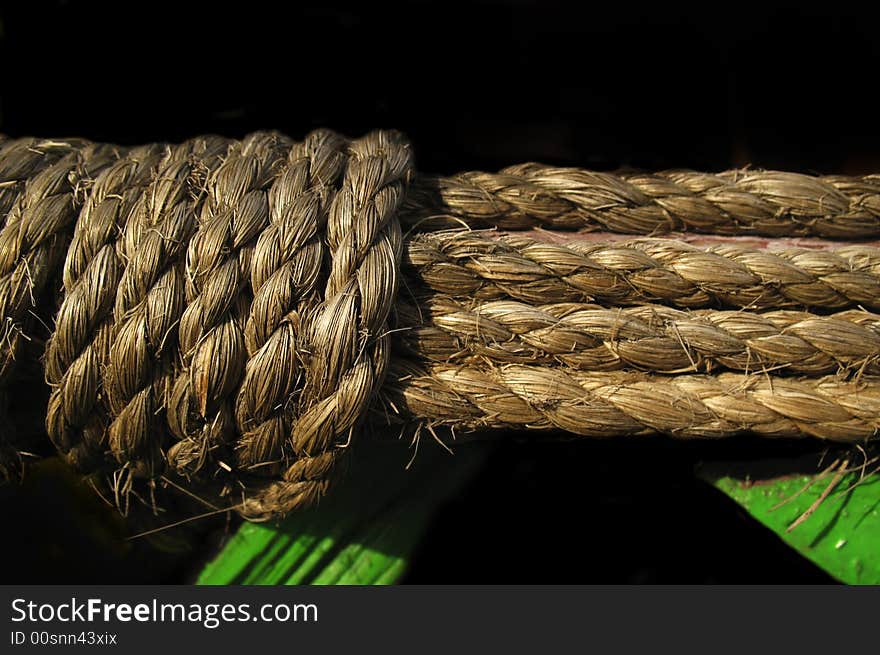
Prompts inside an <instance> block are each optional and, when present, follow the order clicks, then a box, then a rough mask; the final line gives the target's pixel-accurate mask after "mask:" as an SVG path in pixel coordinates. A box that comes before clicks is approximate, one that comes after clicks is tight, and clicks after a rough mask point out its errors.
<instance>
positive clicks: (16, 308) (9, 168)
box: [0, 139, 119, 479]
mask: <svg viewBox="0 0 880 655" xmlns="http://www.w3.org/2000/svg"><path fill="white" fill-rule="evenodd" d="M118 155H119V150H118V149H116V148H114V147H111V146H106V145H92V144H88V143H87V142H85V141H82V140H68V141H63V140H62V141H49V140H43V141H38V140H34V139H23V140H20V141H6V142H4V143H3V145H2V147H0V161H2V163H0V208H4V209H5V210H6V211H5V220H4V221H3V226H2V229H0V316H2V318H3V323H2V327H0V331H2V334H0V413H3V414H5V411H6V409H5V408H6V406H7V403H8V400H7V398H6V395H7V391H6V388H7V387H8V386H9V385H10V384H11V380H12V378H13V376H14V371H15V368H16V362H17V360H18V359H21V358H22V356H23V354H24V346H25V343H26V342H27V341H29V340H32V339H33V338H34V336H32V335H33V326H34V324H35V323H36V324H39V323H44V324H45V322H46V319H48V318H49V317H48V316H47V315H46V302H45V299H44V297H43V294H44V292H45V291H46V290H47V288H51V280H52V278H53V276H54V275H55V273H56V270H57V268H58V263H59V260H60V259H61V258H62V257H63V255H64V251H65V248H66V246H67V242H68V240H69V231H70V227H71V225H72V224H73V223H74V221H75V219H76V216H77V208H78V206H79V205H80V204H81V203H82V202H83V200H84V199H85V197H86V194H87V192H88V187H89V185H90V184H91V180H92V177H93V176H94V175H95V174H96V173H97V172H99V171H100V170H101V169H102V168H103V167H104V166H106V165H108V164H109V163H110V162H111V161H112V160H114V159H115V158H117V157H118ZM0 418H6V417H5V416H2V417H0ZM3 424H4V425H3V428H2V434H0V478H2V479H6V478H9V477H13V476H14V475H15V474H16V471H17V469H18V466H19V464H18V456H17V448H16V447H15V446H14V443H15V442H16V440H17V435H15V434H12V433H11V424H10V421H9V420H8V419H7V420H4V421H3Z"/></svg>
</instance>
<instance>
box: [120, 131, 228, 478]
mask: <svg viewBox="0 0 880 655" xmlns="http://www.w3.org/2000/svg"><path fill="white" fill-rule="evenodd" d="M227 147H228V142H227V141H225V140H223V139H219V138H212V137H207V138H198V139H193V140H191V141H189V142H187V143H185V144H183V145H181V146H177V147H175V148H174V149H173V151H172V152H171V154H170V156H169V157H167V158H166V161H165V162H164V164H163V166H162V167H161V168H160V170H159V171H158V173H157V175H156V177H155V179H154V180H153V182H152V184H150V186H149V187H148V188H147V189H146V190H145V191H144V192H143V194H142V195H141V202H140V203H138V205H137V207H136V208H135V210H134V215H133V216H132V217H131V218H130V219H129V220H128V222H127V223H126V225H125V229H124V230H123V231H122V234H121V235H120V238H119V240H118V241H117V249H118V253H119V255H118V256H119V257H120V258H121V259H122V260H123V261H124V262H125V272H124V273H123V275H122V279H121V281H120V283H119V288H118V290H117V293H116V299H115V304H114V308H113V320H114V325H113V328H112V337H111V345H110V350H109V356H108V361H107V366H106V368H105V369H104V375H103V388H104V390H105V393H106V394H107V398H108V401H109V406H110V412H111V417H112V418H111V423H110V426H109V428H108V430H107V439H108V445H109V450H110V451H111V453H112V454H113V456H114V457H115V459H116V461H117V462H118V463H119V464H122V465H123V466H124V467H126V469H127V470H128V473H130V474H133V475H137V476H144V477H154V476H155V475H158V474H159V473H161V472H162V470H163V469H164V466H165V459H164V453H163V451H162V445H163V435H165V434H166V433H167V430H166V429H165V428H164V426H163V421H162V420H161V419H162V416H161V415H160V412H161V410H162V409H163V408H164V407H166V406H167V402H166V401H167V396H168V386H169V385H170V383H171V381H172V379H173V376H174V374H175V373H176V358H175V350H176V348H177V339H176V336H177V335H176V333H177V327H178V324H179V321H180V316H181V314H182V313H183V309H184V306H185V270H184V265H185V256H184V253H185V251H186V245H187V244H188V242H189V239H190V238H191V236H192V233H193V232H194V231H195V229H196V214H197V212H198V210H199V208H200V206H201V203H202V202H203V200H204V196H205V192H204V185H205V180H206V178H207V177H208V175H209V174H210V172H211V171H212V170H213V169H214V168H216V167H217V165H218V164H219V163H220V161H221V157H222V155H224V154H225V152H226V150H227ZM128 479H130V476H129V478H128ZM123 486H125V485H123Z"/></svg>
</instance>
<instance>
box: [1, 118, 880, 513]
mask: <svg viewBox="0 0 880 655" xmlns="http://www.w3.org/2000/svg"><path fill="white" fill-rule="evenodd" d="M0 208H2V209H3V211H4V215H5V216H6V219H5V221H4V224H3V229H2V231H0V311H2V312H3V314H2V316H3V319H4V325H5V326H6V329H5V332H4V334H5V335H6V338H5V339H4V342H3V351H2V353H0V354H2V355H3V367H2V369H0V371H2V373H3V375H2V376H0V390H2V388H6V389H9V387H10V382H11V373H8V372H7V371H11V364H12V362H13V360H14V359H15V357H16V356H17V355H19V354H20V352H21V343H22V342H24V341H25V338H26V337H30V336H31V333H32V326H33V324H34V323H35V322H37V321H43V322H46V323H51V321H52V320H53V318H54V329H53V331H52V335H51V338H50V339H49V341H48V343H47V345H46V351H45V368H46V377H47V381H48V382H49V385H50V388H51V396H50V400H49V406H48V409H47V430H48V432H49V435H50V437H51V438H52V440H53V442H54V443H55V445H56V446H57V448H58V449H59V451H60V452H61V453H62V454H64V455H65V456H66V457H67V459H68V460H69V461H70V462H71V463H73V464H74V465H75V466H77V467H78V468H80V469H82V470H85V471H98V472H106V473H110V474H112V475H113V476H114V478H115V483H114V484H115V487H116V490H117V493H118V494H119V496H120V499H123V500H121V502H124V498H125V497H126V496H127V492H128V491H129V490H130V489H131V488H132V487H133V485H135V484H136V482H137V480H138V479H141V478H144V479H147V480H155V479H156V478H158V477H159V476H162V475H170V474H171V473H175V474H178V475H181V476H184V477H186V478H189V479H191V480H193V482H194V483H198V484H208V485H212V488H214V489H215V490H216V491H219V493H221V494H223V495H227V496H230V497H231V498H232V499H233V501H235V499H236V498H237V497H238V496H240V501H239V502H235V503H234V505H232V506H233V507H235V508H236V509H238V510H239V511H240V512H241V513H243V514H244V515H245V516H247V517H249V518H266V517H271V516H277V515H279V514H284V513H286V512H288V511H291V510H293V509H296V508H297V507H299V506H302V505H305V504H309V503H312V502H314V501H315V500H316V499H317V498H319V497H320V496H321V495H322V494H323V493H324V492H325V491H326V489H327V486H328V484H329V482H330V481H331V479H332V478H333V477H334V476H335V475H336V474H337V473H338V470H339V469H340V467H341V466H343V463H344V458H345V455H346V454H347V453H348V452H349V450H350V449H348V448H347V446H348V445H349V444H351V443H352V442H353V441H354V437H355V436H356V432H357V430H358V428H359V426H360V425H361V424H362V423H363V422H364V420H365V419H366V418H367V415H368V414H369V413H370V410H371V408H372V409H374V410H376V411H374V412H373V414H374V416H375V417H378V418H379V419H380V420H387V418H388V417H395V416H396V419H395V420H403V421H406V422H416V423H426V424H428V425H432V424H444V425H452V426H457V427H464V428H469V429H470V428H474V429H476V428H481V427H502V426H518V427H529V428H537V429H545V428H549V427H555V428H558V429H564V430H567V431H570V432H573V433H576V434H585V435H595V436H606V435H614V434H641V433H645V432H648V431H659V432H665V433H668V434H672V435H675V436H682V437H692V436H703V437H715V436H724V435H729V434H736V433H739V432H742V431H743V430H750V431H753V432H756V433H758V434H764V435H768V436H804V435H812V436H816V437H820V438H824V439H832V440H841V441H851V440H856V439H864V438H868V437H871V436H873V435H874V434H875V430H876V428H877V427H878V426H877V425H876V422H877V416H878V411H877V410H878V407H880V405H878V403H880V401H878V396H880V382H878V381H877V379H876V378H873V377H871V376H872V374H875V373H877V372H878V371H877V368H878V365H877V355H878V352H880V317H877V316H875V315H874V314H870V313H869V312H867V311H864V310H862V311H854V310H850V311H847V312H839V313H837V314H833V315H830V316H825V315H814V314H809V313H806V312H804V311H780V310H781V308H793V309H799V310H800V309H802V308H813V309H815V310H820V311H823V312H828V311H830V310H839V309H845V308H853V307H863V308H864V307H868V308H877V307H878V301H877V298H878V296H880V294H878V291H880V249H877V248H875V247H873V246H871V245H851V246H845V247H841V248H838V249H836V250H810V249H803V248H801V249H787V250H768V249H760V248H750V247H746V246H744V245H742V244H733V243H726V244H716V245H710V246H705V247H697V246H694V245H690V244H687V243H684V242H683V241H679V240H674V239H636V240H630V241H625V242H613V243H597V242H596V241H587V240H583V241H579V240H569V241H566V242H565V243H562V244H560V243H552V242H551V241H552V240H549V239H546V240H541V239H540V238H536V237H538V236H540V234H539V233H533V235H532V236H523V235H509V234H498V233H493V232H470V231H461V230H458V231H456V232H427V233H422V234H414V235H413V236H409V237H408V238H407V239H404V238H403V234H402V229H401V223H400V221H404V222H405V223H406V224H408V225H409V226H410V228H411V229H416V230H425V229H428V228H431V227H435V228H436V227H437V226H447V227H448V226H457V227H461V225H462V224H465V225H469V226H472V227H479V226H487V225H488V226H493V227H498V228H506V229H511V228H524V227H529V226H534V225H536V224H538V225H544V226H550V227H554V228H560V229H571V228H578V229H580V230H582V231H590V230H612V231H622V232H627V233H639V234H656V233H659V232H668V231H670V230H682V229H687V230H693V231H711V232H716V233H719V234H763V235H774V234H775V235H781V234H785V235H787V236H790V235H811V236H821V237H841V238H847V239H854V238H868V237H875V236H878V235H880V178H878V177H877V176H865V177H861V178H843V177H823V178H818V177H811V176H804V175H797V174H792V173H778V172H768V171H732V172H728V173H722V174H718V175H708V174H703V173H694V172H688V171H683V172H665V173H658V174H654V175H646V174H635V173H623V174H606V173H592V172H588V171H582V170H579V169H556V168H550V167H546V166H540V165H537V164H527V165H522V166H517V167H513V168H510V169H506V170H505V171H502V172H501V173H499V174H486V173H466V174H461V175H458V176H454V177H451V178H430V177H416V176H415V173H414V169H413V164H412V154H411V149H410V147H409V145H408V144H407V142H406V141H405V140H404V139H403V137H402V136H401V135H399V134H397V133H394V132H374V133H372V134H370V135H367V136H365V137H363V138H361V139H358V140H355V141H349V140H347V139H345V138H343V137H340V136H338V135H335V134H333V133H332V132H329V131H326V130H319V131H316V132H314V133H312V134H311V135H309V136H308V137H307V138H306V139H305V140H304V141H303V142H301V143H293V142H291V141H290V140H288V139H287V138H286V137H284V136H283V135H279V134H276V133H257V134H253V135H250V136H248V137H246V138H245V139H243V140H242V141H229V140H225V139H221V138H218V137H201V138H196V139H193V140H191V141H189V142H187V143H185V144H182V145H180V146H165V145H150V146H144V147H140V148H131V149H122V148H113V147H110V146H99V145H92V144H88V143H86V142H83V141H76V140H72V141H38V140H33V139H30V140H7V141H3V142H2V143H0ZM65 253H66V258H65ZM401 259H402V269H401ZM62 264H63V265H62ZM401 271H402V273H401ZM400 279H403V280H404V291H403V292H402V294H401V297H400V298H399V299H398V298H397V287H398V282H399V281H400ZM55 288H61V289H62V298H61V301H60V304H59V306H58V310H57V312H55V311H53V310H52V309H51V303H52V295H53V294H52V291H53V290H54V289H55ZM597 303H598V304H597ZM644 303H655V304H654V305H652V306H641V307H639V306H635V307H634V306H633V305H643V304H644ZM659 303H666V304H669V305H675V306H678V307H680V308H687V309H688V310H696V308H706V307H711V306H728V307H733V308H738V309H739V310H740V311H716V310H709V309H699V310H698V311H682V310H680V309H679V310H675V309H671V308H669V307H663V306H661V305H660V304H659ZM623 306H630V307H623ZM769 308H772V309H775V310H777V311H771V312H765V313H756V312H755V311H754V310H756V309H769ZM742 310H747V311H742ZM389 319H392V323H391V324H390V325H389V323H388V321H389ZM394 349H396V351H397V352H398V354H399V356H398V357H395V358H393V359H392V358H391V352H392V350H394ZM430 360H433V362H431V361H430ZM632 368H635V369H642V370H645V371H653V373H636V372H631V371H626V370H619V369H632ZM722 369H733V370H738V371H744V372H745V374H734V373H720V374H718V375H716V376H706V375H698V374H697V375H695V374H684V373H690V372H695V371H702V372H713V371H716V370H722ZM832 372H836V373H837V375H836V376H833V377H826V378H798V377H789V375H790V374H792V373H793V374H804V375H821V374H826V373H832ZM386 378H387V379H386ZM0 395H2V394H0ZM380 399H381V400H382V401H383V402H380ZM0 409H2V407H0ZM14 457H15V448H14V436H13V435H8V434H7V435H5V440H3V439H0V467H5V472H6V474H7V476H8V472H9V471H11V470H12V469H13V468H14V466H13V464H10V462H12V461H13V460H14ZM218 485H219V486H218Z"/></svg>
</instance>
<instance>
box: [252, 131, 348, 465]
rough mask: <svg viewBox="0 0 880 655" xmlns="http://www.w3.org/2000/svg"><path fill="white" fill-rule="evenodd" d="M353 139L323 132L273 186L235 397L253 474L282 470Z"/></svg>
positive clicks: (301, 146)
mask: <svg viewBox="0 0 880 655" xmlns="http://www.w3.org/2000/svg"><path fill="white" fill-rule="evenodd" d="M346 148H347V141H346V139H344V138H342V137H341V136H339V135H337V134H335V133H334V132H331V131H329V130H317V131H315V132H312V133H311V134H309V135H308V136H307V137H306V139H305V141H304V142H302V143H298V144H296V145H294V147H293V148H291V150H290V154H289V156H288V166H287V168H286V169H285V170H284V172H283V173H282V174H281V175H279V176H278V177H277V178H276V179H275V181H274V182H273V184H272V189H271V191H270V194H269V207H270V223H269V225H268V226H267V227H266V229H265V230H263V233H262V234H261V235H260V237H259V239H258V241H257V243H256V246H255V248H254V253H253V256H252V258H251V270H250V281H251V288H252V289H253V290H254V298H253V302H252V303H251V307H250V313H249V315H248V319H247V325H246V327H245V344H246V346H247V351H248V355H249V359H248V362H247V366H246V369H245V374H244V378H243V379H242V382H241V387H240V388H239V390H238V395H237V400H236V424H237V427H238V430H239V433H240V434H241V437H240V438H239V440H238V443H237V450H236V463H237V464H238V466H239V467H241V468H242V469H244V470H246V471H250V472H257V473H261V474H265V475H269V474H277V473H278V472H279V469H280V466H281V465H282V464H283V460H285V459H286V456H285V447H286V442H287V439H288V435H289V434H290V429H291V424H292V420H293V417H292V415H291V412H290V409H291V406H292V405H293V404H295V402H296V400H297V397H298V392H299V389H298V388H297V383H298V381H299V380H300V378H301V376H302V375H303V363H302V362H301V361H300V355H299V354H298V352H297V346H298V344H299V343H302V338H301V332H302V323H303V320H304V318H303V317H304V316H305V315H306V314H307V313H308V312H309V311H311V310H312V309H313V308H314V307H315V306H316V305H317V304H318V299H319V297H318V282H319V280H320V275H321V266H322V262H323V259H324V254H325V253H324V244H323V242H322V239H321V235H322V234H323V233H324V231H325V226H326V223H327V214H328V211H329V208H330V204H331V202H332V200H333V197H334V196H335V193H336V190H337V185H338V183H339V182H340V181H341V177H342V173H343V171H344V168H345V162H346V157H347V154H346Z"/></svg>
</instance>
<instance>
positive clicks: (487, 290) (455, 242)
mask: <svg viewBox="0 0 880 655" xmlns="http://www.w3.org/2000/svg"><path fill="white" fill-rule="evenodd" d="M404 272H405V273H406V274H407V275H408V276H409V277H411V278H412V279H413V285H414V286H417V287H421V286H423V285H424V286H427V287H428V288H430V289H432V290H435V291H439V292H442V293H445V294H449V295H453V296H468V297H476V298H480V299H486V300H489V299H496V298H503V297H510V298H514V299H516V300H521V301H523V302H527V303H538V304H541V303H553V302H593V301H597V302H599V301H600V302H603V303H606V304H613V305H632V304H638V303H645V302H658V303H668V304H672V305H676V306H678V307H687V308H698V307H710V306H719V305H720V306H727V307H741V308H748V309H764V308H771V307H772V308H784V307H811V308H823V309H825V308H827V309H843V308H846V307H855V306H859V305H862V306H865V307H870V308H873V309H880V248H877V247H873V246H862V245H853V246H846V247H841V248H836V249H833V250H808V249H804V248H788V249H782V250H772V251H771V250H762V249H756V248H750V247H744V246H740V245H738V244H735V243H725V244H721V245H714V246H709V247H705V248H699V247H696V246H694V245H691V244H688V243H684V242H682V241H677V240H673V239H634V240H630V241H622V242H614V243H596V242H594V241H577V240H573V241H571V242H569V243H566V244H564V245H563V244H556V243H547V242H543V241H538V240H535V239H532V238H529V237H526V236H519V235H514V236H511V235H503V236H498V235H492V234H491V233H486V232H469V233H462V232H460V231H459V232H441V233H425V234H420V235H417V236H415V237H414V238H412V239H411V240H410V241H409V242H408V243H407V249H406V253H405V256H404Z"/></svg>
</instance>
